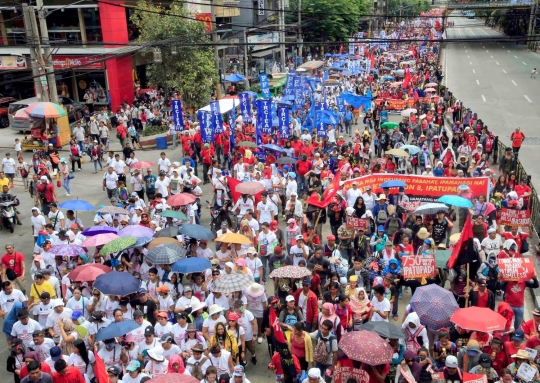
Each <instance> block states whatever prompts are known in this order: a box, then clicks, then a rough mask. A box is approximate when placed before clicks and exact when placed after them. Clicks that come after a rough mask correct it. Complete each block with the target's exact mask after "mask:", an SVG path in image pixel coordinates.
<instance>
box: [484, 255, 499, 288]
mask: <svg viewBox="0 0 540 383" xmlns="http://www.w3.org/2000/svg"><path fill="white" fill-rule="evenodd" d="M484 264H485V265H486V267H487V271H488V272H487V275H486V277H489V279H488V281H487V287H488V288H489V289H490V290H494V289H496V288H497V287H498V285H499V273H498V272H497V267H489V264H488V263H487V262H484Z"/></svg>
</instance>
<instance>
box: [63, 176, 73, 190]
mask: <svg viewBox="0 0 540 383" xmlns="http://www.w3.org/2000/svg"><path fill="white" fill-rule="evenodd" d="M69 181H70V179H69V177H66V178H64V189H66V191H67V193H68V194H71V187H70V186H69Z"/></svg>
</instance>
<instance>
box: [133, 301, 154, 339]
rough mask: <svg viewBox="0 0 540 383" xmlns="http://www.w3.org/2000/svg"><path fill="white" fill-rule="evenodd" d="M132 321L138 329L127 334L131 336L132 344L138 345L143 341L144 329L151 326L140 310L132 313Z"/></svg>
mask: <svg viewBox="0 0 540 383" xmlns="http://www.w3.org/2000/svg"><path fill="white" fill-rule="evenodd" d="M133 321H134V322H135V323H137V324H138V325H139V327H138V328H136V329H135V330H132V331H131V332H130V333H129V334H130V335H132V336H133V339H134V343H135V344H136V345H138V344H140V343H141V342H143V341H145V332H146V329H147V328H148V327H152V324H151V323H150V322H148V321H147V320H146V319H144V313H143V312H142V311H141V310H135V311H133Z"/></svg>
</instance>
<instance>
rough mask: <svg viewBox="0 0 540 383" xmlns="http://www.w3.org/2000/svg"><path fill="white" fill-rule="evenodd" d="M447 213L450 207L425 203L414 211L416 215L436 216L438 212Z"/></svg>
mask: <svg viewBox="0 0 540 383" xmlns="http://www.w3.org/2000/svg"><path fill="white" fill-rule="evenodd" d="M441 210H442V211H447V210H448V206H446V205H445V204H444V203H435V202H434V203H425V204H423V205H421V206H419V207H418V208H416V210H415V211H414V214H436V213H437V212H438V211H441Z"/></svg>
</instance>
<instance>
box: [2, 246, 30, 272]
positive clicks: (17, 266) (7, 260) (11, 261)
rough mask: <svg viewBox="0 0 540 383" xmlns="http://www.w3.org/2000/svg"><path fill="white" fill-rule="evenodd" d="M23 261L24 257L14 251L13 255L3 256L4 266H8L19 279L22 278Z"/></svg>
mask: <svg viewBox="0 0 540 383" xmlns="http://www.w3.org/2000/svg"><path fill="white" fill-rule="evenodd" d="M21 261H22V262H24V255H22V254H21V253H19V252H17V251H14V252H13V253H11V254H8V253H5V254H4V255H2V261H1V263H2V265H6V269H11V270H13V271H14V272H15V274H17V276H18V277H20V276H22V266H21Z"/></svg>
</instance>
